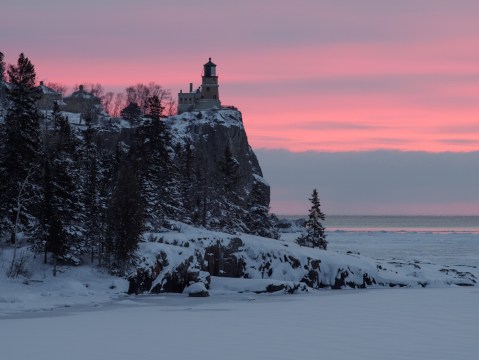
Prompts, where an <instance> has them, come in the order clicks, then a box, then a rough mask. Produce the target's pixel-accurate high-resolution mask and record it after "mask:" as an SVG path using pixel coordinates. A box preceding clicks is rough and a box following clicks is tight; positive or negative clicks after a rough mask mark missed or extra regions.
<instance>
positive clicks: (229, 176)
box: [219, 145, 240, 194]
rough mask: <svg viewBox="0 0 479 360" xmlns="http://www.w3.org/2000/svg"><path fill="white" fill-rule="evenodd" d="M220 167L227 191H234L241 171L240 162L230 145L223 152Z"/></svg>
mask: <svg viewBox="0 0 479 360" xmlns="http://www.w3.org/2000/svg"><path fill="white" fill-rule="evenodd" d="M219 169H220V173H221V182H222V187H223V188H224V190H225V192H226V193H230V194H231V192H233V191H234V190H235V187H236V185H237V184H238V181H239V178H240V173H239V163H238V161H237V160H236V159H235V158H234V156H233V153H232V152H231V150H230V147H229V145H227V146H226V147H225V150H224V153H223V159H222V160H221V161H220V163H219Z"/></svg>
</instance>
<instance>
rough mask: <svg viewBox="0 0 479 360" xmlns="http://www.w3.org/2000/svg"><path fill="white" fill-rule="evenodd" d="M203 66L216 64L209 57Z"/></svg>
mask: <svg viewBox="0 0 479 360" xmlns="http://www.w3.org/2000/svg"><path fill="white" fill-rule="evenodd" d="M204 66H216V64H214V63H213V62H212V61H211V58H210V59H209V61H208V62H207V63H206V64H205V65H204Z"/></svg>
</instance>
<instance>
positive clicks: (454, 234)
mask: <svg viewBox="0 0 479 360" xmlns="http://www.w3.org/2000/svg"><path fill="white" fill-rule="evenodd" d="M296 218H299V216H298V217H296ZM325 226H326V232H327V240H328V242H329V246H328V249H329V250H333V251H337V252H341V253H346V252H347V251H354V252H359V253H361V254H362V255H366V256H369V257H372V258H375V259H407V260H420V261H426V262H432V263H435V264H441V265H468V266H474V267H478V268H479V216H329V217H327V219H326V221H325ZM297 236H298V234H294V233H293V234H283V235H282V238H283V239H285V240H287V241H294V239H295V238H296V237H297Z"/></svg>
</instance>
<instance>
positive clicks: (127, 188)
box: [107, 164, 144, 276]
mask: <svg viewBox="0 0 479 360" xmlns="http://www.w3.org/2000/svg"><path fill="white" fill-rule="evenodd" d="M143 219H144V218H143V200H142V198H141V196H140V188H139V186H138V182H137V178H136V176H135V174H134V171H133V168H132V166H131V165H129V164H128V165H126V164H125V165H124V166H122V167H121V168H120V170H119V173H118V178H117V181H116V185H115V187H114V189H113V193H112V196H111V200H110V202H109V206H108V210H107V234H108V235H107V236H108V237H109V238H110V241H111V244H112V254H113V264H112V266H111V270H113V271H114V272H116V271H118V274H119V275H120V276H123V275H124V274H125V271H126V269H127V267H128V265H129V264H130V262H131V258H132V255H133V252H134V251H135V249H136V248H137V245H138V242H139V240H140V236H141V233H142V231H143V224H144V220H143Z"/></svg>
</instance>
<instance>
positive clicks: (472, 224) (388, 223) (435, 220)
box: [291, 215, 479, 234]
mask: <svg viewBox="0 0 479 360" xmlns="http://www.w3.org/2000/svg"><path fill="white" fill-rule="evenodd" d="M300 217H304V216H294V217H291V218H300ZM325 226H326V228H327V229H328V230H329V231H338V230H339V231H359V232H364V231H388V232H391V231H392V232H404V231H405V232H438V233H441V232H457V233H460V232H465V233H475V234H479V216H373V215H367V216H356V215H331V216H327V217H326V221H325Z"/></svg>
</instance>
